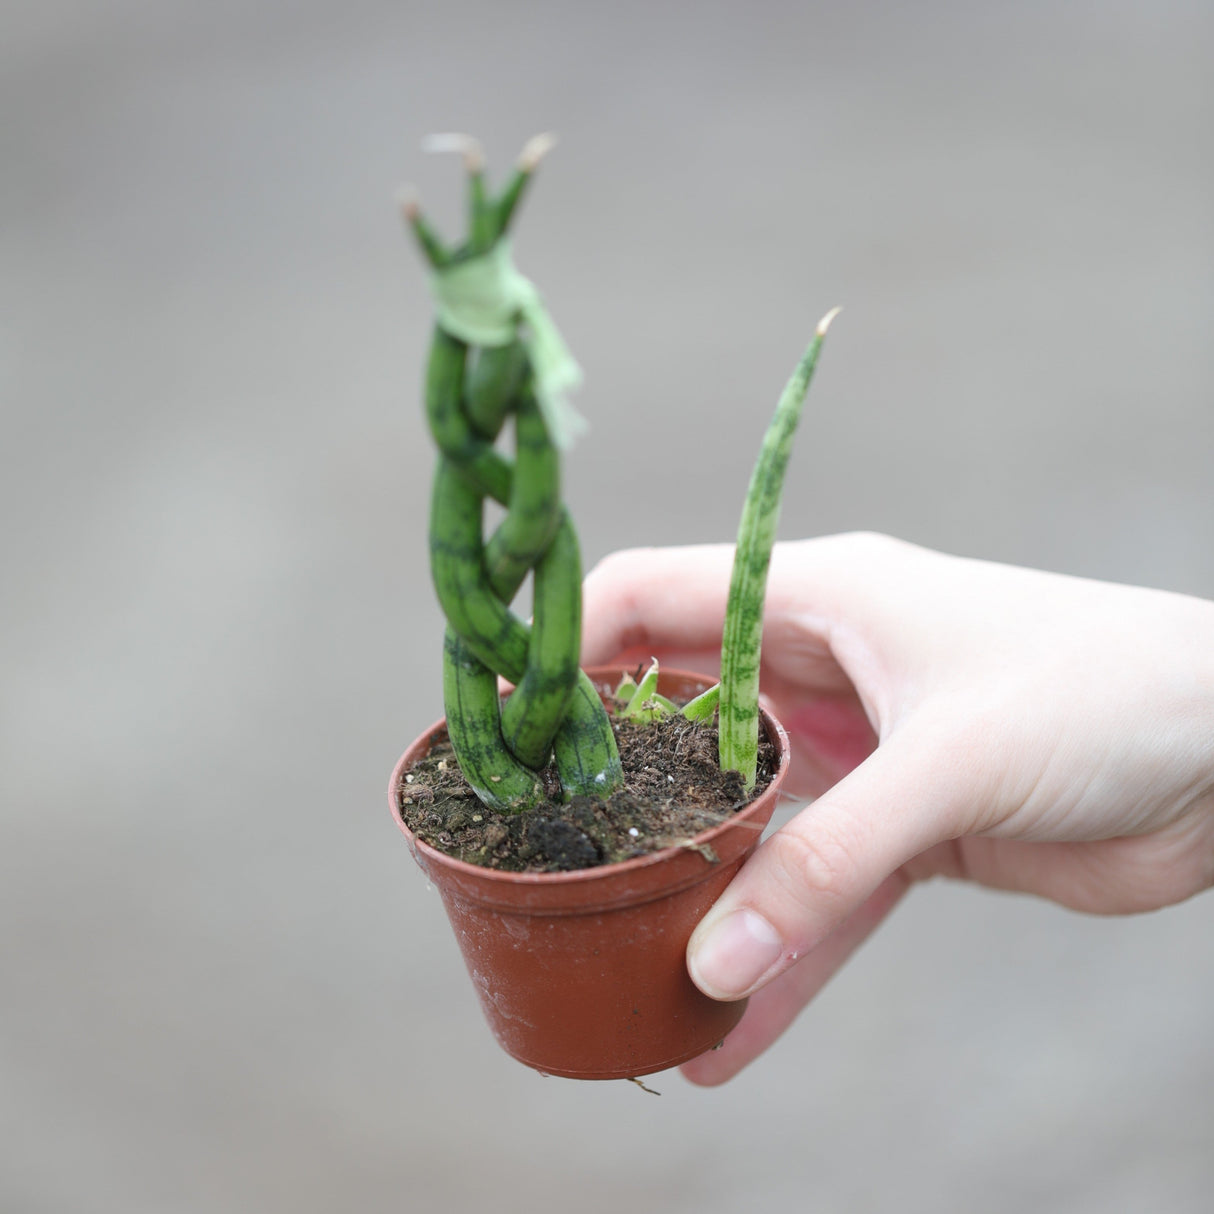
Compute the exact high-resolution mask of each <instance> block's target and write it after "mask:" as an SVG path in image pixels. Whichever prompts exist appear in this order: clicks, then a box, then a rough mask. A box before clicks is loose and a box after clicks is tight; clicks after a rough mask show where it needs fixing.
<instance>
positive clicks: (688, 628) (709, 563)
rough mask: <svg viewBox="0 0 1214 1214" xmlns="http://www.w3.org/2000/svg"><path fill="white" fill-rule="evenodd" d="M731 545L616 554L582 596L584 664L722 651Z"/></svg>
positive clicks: (592, 575) (596, 573)
mask: <svg viewBox="0 0 1214 1214" xmlns="http://www.w3.org/2000/svg"><path fill="white" fill-rule="evenodd" d="M732 567H733V545H732V544H702V545H697V546H694V547H686V548H633V549H629V550H627V551H623V552H613V553H612V554H611V555H610V556H607V557H605V558H604V559H603V560H602V561H600V562H599V563H598V564H597V565H596V566H595V567H594V568H593V569H592V570H591V571H590V573H589V575H588V576H587V578H586V582H585V585H584V587H583V590H582V661H583V663H584V664H586V665H588V666H593V665H596V664H598V663H602V662H607V661H610V660H612V659H614V658H616V657H618V656H619V655H620V654H621V653H625V652H631V651H634V650H635V651H637V652H643V653H644V654H649V653H656V652H659V651H660V652H662V653H667V654H669V653H670V652H672V651H677V652H686V653H699V652H705V653H707V652H712V651H716V652H717V653H719V651H720V648H721V629H722V626H723V623H724V620H725V603H726V600H727V599H728V597H729V575H730V570H731V569H732Z"/></svg>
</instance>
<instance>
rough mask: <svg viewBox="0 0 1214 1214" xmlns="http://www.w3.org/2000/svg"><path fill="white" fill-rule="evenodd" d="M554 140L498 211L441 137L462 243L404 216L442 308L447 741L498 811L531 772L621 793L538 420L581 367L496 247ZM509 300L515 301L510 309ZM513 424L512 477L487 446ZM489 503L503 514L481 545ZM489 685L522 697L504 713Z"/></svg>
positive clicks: (441, 530)
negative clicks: (552, 768) (461, 193)
mask: <svg viewBox="0 0 1214 1214" xmlns="http://www.w3.org/2000/svg"><path fill="white" fill-rule="evenodd" d="M550 142H551V141H550V139H548V137H543V136H542V137H537V139H535V140H532V141H531V143H529V144H528V145H527V147H526V148H525V149H524V151H523V156H522V157H521V158H520V161H519V164H518V166H517V168H516V170H515V173H514V175H513V177H512V178H511V179H510V181H509V183H508V184H507V185H506V187H505V189H504V191H503V192H502V194H501V195H500V196H499V197H497V198H493V197H492V196H491V195H490V192H489V189H488V186H487V184H486V181H485V175H484V158H483V156H482V154H481V151H480V147H479V145H478V144H476V142H475V141H474V140H471V139H469V138H468V137H467V136H440V137H437V138H436V140H435V141H434V143H433V145H432V146H433V148H434V150H452V151H458V152H460V153H461V154H462V155H463V157H464V162H465V166H466V167H467V169H468V181H469V189H468V211H469V219H468V230H469V235H468V238H467V240H466V241H465V242H464V243H463V244H462V245H460V246H458V247H457V248H454V249H449V248H447V247H446V246H445V245H444V244H443V242H442V240H441V239H440V238H439V236H438V235H437V233H436V232H435V231H434V229H433V228H431V226H430V225H429V223H428V222H427V221H426V220H425V218H424V217H423V216H422V214H421V209H420V207H419V205H418V203H417V201H416V199H413V198H411V197H410V198H408V199H407V200H406V201H405V203H404V213H405V218H406V220H407V221H408V222H409V224H410V226H411V227H412V228H413V231H414V234H415V235H416V237H417V240H418V244H419V245H420V247H421V250H422V253H423V255H424V256H425V258H426V260H427V261H428V262H429V264H430V266H431V269H432V270H433V272H434V274H435V275H436V295H437V296H438V298H439V304H440V306H439V323H438V324H437V325H436V326H435V329H434V334H433V338H432V341H431V348H430V358H429V363H428V366H427V372H426V387H425V398H426V415H427V419H428V421H429V425H430V432H431V435H432V437H433V439H434V442H435V445H436V446H437V447H438V451H439V457H438V465H437V469H436V471H435V476H434V489H433V494H432V497H431V509H430V568H431V575H432V578H433V581H434V587H435V590H436V592H437V594H438V598H439V603H440V604H441V606H442V608H443V613H444V615H445V616H446V617H447V624H448V628H447V635H446V640H445V643H444V647H443V697H444V702H445V705H446V712H447V728H448V732H449V734H450V737H451V742H452V745H453V746H454V748H455V753H456V757H457V759H458V760H459V764H460V768H461V770H462V772H463V774H464V776H465V777H466V778H467V780H468V782H469V784H470V785H471V786H472V787H473V789H475V791H476V794H477V796H478V797H480V799H481V800H482V801H484V802H485V803H486V804H487V805H490V806H492V807H493V808H495V809H498V810H503V811H506V812H517V811H521V810H525V809H529V808H531V807H533V806H534V805H536V804H537V803H538V802H539V801H540V800H541V799H542V797H543V782H542V780H541V779H540V776H539V769H540V768H542V767H544V766H546V765H547V764H548V762H549V760H550V759H551V760H553V761H554V763H555V765H556V769H557V772H558V774H559V776H560V779H561V783H562V786H563V789H564V793H565V795H566V796H575V795H584V794H593V795H599V796H605V795H607V794H609V793H610V792H612V791H613V790H614V789H615V788H617V787H618V786H619V785H620V784H621V783H622V781H623V772H622V770H621V768H620V760H619V754H618V752H617V749H616V744H615V737H614V734H613V733H612V730H611V724H610V721H609V720H608V717H607V713H606V710H605V709H604V707H603V704H602V701H601V700H600V698H599V696H598V693H597V692H596V691H595V689H594V686H593V684H591V682H590V680H589V679H588V678H587V677H586V676H585V675H584V674H583V673H582V672H581V671H580V670H579V669H578V664H577V657H578V651H579V648H580V645H581V612H582V592H581V576H582V575H581V558H580V556H579V553H578V543H577V536H576V534H575V532H574V529H573V525H572V523H571V521H570V519H569V515H568V513H567V511H566V510H565V508H564V507H563V506H562V504H561V500H560V469H559V460H558V455H557V450H556V445H555V444H554V442H553V436H552V434H551V432H550V427H549V422H548V420H546V419H547V418H548V417H552V418H554V419H555V420H556V421H558V422H561V421H562V420H563V415H562V414H561V413H560V411H559V408H558V409H557V412H555V413H552V412H547V413H546V410H549V411H550V410H552V409H554V408H557V406H555V405H554V404H553V401H552V393H551V392H550V390H549V389H550V387H551V384H552V381H553V377H555V378H556V380H560V381H561V382H568V381H570V380H571V379H572V378H573V377H574V373H575V372H576V364H572V362H571V360H569V359H568V357H567V352H565V351H564V348H563V344H562V343H561V342H560V340H559V335H557V333H556V330H555V327H554V326H552V325H551V322H550V321H549V320H548V318H547V314H546V313H545V312H544V311H543V308H542V305H541V304H540V303H539V302H538V295H537V294H536V293H535V291H534V288H532V287H531V285H530V284H529V283H527V282H526V280H524V279H522V278H521V276H519V275H517V272H515V271H514V270H513V267H512V266H511V265H510V264H509V258H508V249H507V248H506V247H505V246H504V245H503V244H502V242H503V241H504V240H505V237H506V231H507V228H508V227H509V224H510V220H511V217H512V216H513V214H514V211H515V208H516V207H517V205H518V202H519V200H520V198H521V197H522V194H523V192H524V190H525V188H526V185H527V182H528V181H529V179H530V176H531V173H532V172H533V170H534V169H535V166H536V164H537V163H538V162H539V159H540V157H541V156H542V155H543V153H544V152H545V151H546V150H547V147H548V146H549V145H550ZM455 274H458V275H459V279H458V290H457V289H454V287H455V281H454V279H452V281H451V286H452V289H444V288H443V276H444V275H455ZM495 291H497V292H499V294H498V295H495ZM515 299H517V300H519V301H521V302H520V303H519V306H518V309H517V310H516V309H515V306H514V303H513V302H512V301H513V300H515ZM524 312H525V313H526V316H527V317H528V318H529V320H526V321H525V320H524V315H523V314H524ZM540 326H542V327H543V330H544V338H545V340H544V343H543V349H542V352H541V357H540V365H539V366H538V367H537V365H536V362H535V359H534V358H533V351H534V350H536V349H537V347H536V344H535V341H534V335H533V334H532V332H531V330H532V329H533V328H535V327H540ZM546 377H547V378H546ZM562 377H563V378H562ZM541 391H542V392H543V393H544V395H543V398H542V402H541V401H540V400H539V397H538V394H539V393H540V392H541ZM511 420H513V422H514V440H515V458H514V462H513V463H511V462H510V461H509V460H508V459H506V458H505V457H503V456H502V455H501V454H500V453H499V452H498V451H496V450H495V449H494V447H493V443H494V440H495V439H496V438H497V437H498V434H499V433H500V432H501V430H502V429H503V427H505V426H506V425H507V424H508V423H509V422H510V421H511ZM486 497H489V498H492V499H493V500H495V501H497V502H499V503H500V504H502V505H503V506H505V508H506V513H505V517H504V518H503V519H502V521H501V522H500V524H499V525H498V527H497V529H496V530H495V531H494V533H493V534H492V535H491V536H490V537H489V538H488V539H487V540H486V538H485V535H484V500H485V498H486ZM528 573H531V574H532V576H533V591H534V593H533V604H532V606H533V618H532V622H531V623H530V624H529V625H528V624H525V623H524V622H523V621H522V620H520V619H519V618H518V617H517V616H515V615H514V613H513V612H512V611H511V610H510V603H511V602H512V601H513V599H514V597H515V595H516V594H517V593H518V590H519V588H520V586H521V585H522V583H523V581H524V580H525V579H526V577H527V574H528ZM499 675H501V676H503V677H504V678H506V679H508V680H509V681H510V682H512V683H514V684H515V685H516V686H515V689H514V691H513V692H511V693H510V695H509V696H508V697H507V698H506V700H505V701H504V703H503V701H502V699H501V698H500V696H499V694H498V687H497V680H498V676H499Z"/></svg>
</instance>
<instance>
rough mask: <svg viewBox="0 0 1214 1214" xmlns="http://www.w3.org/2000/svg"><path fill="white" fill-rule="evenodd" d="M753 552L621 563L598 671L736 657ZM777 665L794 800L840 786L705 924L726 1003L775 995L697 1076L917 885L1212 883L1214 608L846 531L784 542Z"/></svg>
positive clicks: (745, 874)
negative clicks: (732, 639)
mask: <svg viewBox="0 0 1214 1214" xmlns="http://www.w3.org/2000/svg"><path fill="white" fill-rule="evenodd" d="M732 559H733V548H732V546H730V545H714V546H705V547H696V548H675V549H642V550H635V551H629V552H620V553H615V554H613V555H612V556H609V557H608V558H606V559H605V560H604V561H603V562H602V563H600V564H599V565H598V566H597V568H595V569H594V570H593V571H592V572H591V574H590V576H589V577H588V578H587V580H586V585H585V592H584V609H583V612H584V621H583V651H582V658H583V661H584V662H585V663H586V664H602V663H605V662H609V661H612V662H613V661H616V660H621V661H622V662H623V663H624V664H625V665H627V664H631V663H635V662H636V661H638V660H642V659H647V658H648V657H650V656H651V655H654V656H657V657H658V658H659V660H660V661H662V662H663V663H666V664H668V665H679V666H684V667H687V668H689V669H694V670H702V671H704V672H705V673H712V672H714V671H715V670H716V669H718V667H719V651H720V641H721V625H722V620H723V617H724V612H725V602H726V598H727V594H728V586H729V574H730V566H731V563H732ZM762 656H763V662H762V675H761V679H762V687H763V691H764V694H765V696H766V697H767V699H768V700H769V701H770V702H771V705H772V708H773V710H774V712H775V713H776V715H777V716H778V717H779V718H780V720H781V721H782V722H783V723H784V725H785V728H787V730H788V732H789V735H790V737H791V739H792V743H793V766H792V771H791V773H790V777H789V785H788V787H789V791H790V792H792V793H794V795H799V796H817V798H818V799H817V800H815V801H814V802H813V803H812V805H810V806H809V807H808V808H806V809H805V810H803V811H802V812H801V813H800V814H799V815H797V816H796V817H795V818H794V819H793V820H792V821H791V822H789V823H788V824H787V825H785V826H784V827H783V828H782V829H780V830H778V831H776V832H775V833H774V834H773V835H772V836H771V837H770V838H769V839H767V840H766V841H765V842H764V843H763V844H762V845H761V846H760V847H759V849H758V850H757V851H756V853H755V854H754V855H753V856H752V857H751V859H750V860H749V861H748V862H747V863H746V864H745V865H744V866H743V868H742V870H741V872H740V873H739V874H738V876H737V877H736V878H735V879H734V881H733V882H732V884H731V885H730V886H729V888H728V889H727V890H726V891H725V893H724V894H723V895H722V896H721V898H720V899H719V900H718V902H717V903H716V905H715V906H714V907H713V908H712V910H711V911H709V913H708V914H707V915H706V916H705V918H704V920H703V922H702V923H701V924H700V925H699V927H698V928H697V929H696V931H695V934H694V935H693V936H692V939H691V943H690V945H689V946H688V968H689V971H690V973H691V976H692V978H693V980H694V981H695V982H696V984H697V985H698V986H699V987H700V988H701V989H702V990H703V991H705V993H707V994H708V995H711V996H712V997H713V998H716V999H739V998H742V997H744V996H747V995H751V994H753V995H754V997H753V998H752V999H751V1002H750V1005H749V1007H748V1008H747V1011H746V1014H745V1016H744V1018H743V1020H742V1022H741V1024H740V1025H739V1026H738V1027H737V1028H736V1029H735V1030H734V1031H733V1032H732V1033H731V1034H730V1035H729V1037H728V1038H727V1039H726V1041H725V1044H724V1046H723V1047H722V1048H721V1049H720V1050H717V1051H715V1052H712V1053H709V1054H705V1055H703V1056H702V1057H700V1058H697V1059H695V1060H694V1061H692V1062H690V1063H688V1064H686V1066H685V1067H684V1068H683V1069H684V1073H685V1074H686V1075H687V1077H688V1078H690V1079H691V1080H692V1081H694V1082H697V1083H705V1084H712V1083H721V1082H724V1081H725V1080H726V1079H729V1078H730V1077H732V1076H733V1075H734V1074H736V1073H737V1072H738V1071H739V1070H740V1069H741V1068H742V1067H744V1066H746V1065H747V1064H748V1063H749V1062H751V1061H752V1060H753V1059H754V1058H755V1057H757V1056H758V1055H759V1054H760V1053H762V1051H763V1050H765V1049H766V1048H767V1047H768V1046H769V1045H770V1044H771V1043H772V1042H773V1041H774V1040H775V1039H776V1038H777V1037H778V1036H779V1035H780V1034H781V1033H782V1032H783V1031H784V1029H785V1028H787V1027H788V1025H789V1024H791V1022H792V1021H793V1019H794V1018H795V1017H796V1015H797V1013H798V1012H799V1011H800V1010H801V1008H802V1007H804V1006H805V1004H806V1003H808V1002H809V1000H810V999H811V998H813V996H814V995H815V994H816V993H817V992H818V991H819V990H820V989H821V988H822V986H823V985H824V984H825V983H826V981H827V980H828V979H829V978H830V977H831V975H832V974H833V973H834V972H835V971H836V970H837V969H838V968H839V967H840V966H841V965H842V964H843V963H844V961H846V959H847V958H848V956H850V954H851V953H852V952H853V951H854V950H855V949H856V948H857V947H858V946H859V945H860V944H861V943H862V942H863V940H864V939H865V938H866V937H867V936H868V934H869V933H870V932H871V931H872V930H873V928H874V927H876V926H877V924H878V923H879V922H880V921H881V920H882V918H884V916H885V915H886V914H887V913H888V912H889V911H890V909H892V907H893V906H894V905H895V904H896V903H897V901H898V900H899V898H900V897H901V895H902V894H903V893H904V892H905V891H906V889H907V888H908V887H909V886H910V884H912V883H913V882H915V881H919V880H924V879H926V878H929V877H933V876H949V877H956V878H961V879H966V880H970V881H975V882H978V883H980V884H983V885H987V886H990V887H992V888H995V889H1004V890H1016V891H1021V892H1025V893H1033V894H1038V895H1041V896H1043V897H1046V898H1050V899H1053V900H1054V901H1055V902H1058V903H1061V904H1062V905H1064V906H1068V907H1072V908H1074V909H1076V910H1082V911H1089V912H1095V913H1106V914H1119V913H1129V912H1133V911H1144V910H1152V909H1156V908H1158V907H1162V906H1167V905H1169V904H1172V903H1175V902H1179V901H1182V900H1183V899H1185V898H1188V897H1190V896H1192V895H1193V894H1195V893H1198V892H1199V891H1201V890H1203V889H1206V888H1208V887H1209V886H1211V885H1212V884H1214V603H1210V602H1206V601H1204V600H1201V599H1194V598H1188V597H1185V596H1182V595H1176V594H1169V593H1165V592H1163V591H1157V590H1145V589H1139V588H1135V587H1126V586H1115V585H1110V584H1106V583H1101V582H1093V581H1086V580H1082V579H1078V578H1069V577H1063V576H1059V575H1056V574H1049V573H1041V572H1037V571H1034V570H1028V569H1017V568H1013V567H1010V566H1001V565H994V564H989V563H985V562H980V561H972V560H965V559H961V558H957V557H950V556H945V555H942V554H940V553H935V552H930V551H928V550H926V549H922V548H917V547H914V546H912V545H910V544H905V543H902V542H901V541H898V540H893V539H890V538H887V537H884V536H877V535H842V536H833V537H829V538H825V539H815V540H804V541H799V542H796V543H786V544H777V545H776V548H775V551H774V553H773V557H772V563H771V572H770V575H769V581H768V590H767V603H766V611H765V616H764V635H763V655H762Z"/></svg>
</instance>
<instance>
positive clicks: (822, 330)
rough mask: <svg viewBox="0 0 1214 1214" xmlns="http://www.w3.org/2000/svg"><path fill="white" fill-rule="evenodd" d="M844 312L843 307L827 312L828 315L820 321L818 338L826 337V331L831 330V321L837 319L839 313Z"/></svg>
mask: <svg viewBox="0 0 1214 1214" xmlns="http://www.w3.org/2000/svg"><path fill="white" fill-rule="evenodd" d="M842 311H843V309H842V307H838V308H831V310H830V311H829V312H827V314H826V315H825V316H823V317H822V319H821V320H820V321H818V336H819V337H825V336H826V330H827V329H829V328H830V324H831V321H832V320H834V319H835V317H836V316H838V315H839V313H840V312H842Z"/></svg>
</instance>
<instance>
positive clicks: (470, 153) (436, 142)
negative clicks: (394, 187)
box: [422, 131, 485, 173]
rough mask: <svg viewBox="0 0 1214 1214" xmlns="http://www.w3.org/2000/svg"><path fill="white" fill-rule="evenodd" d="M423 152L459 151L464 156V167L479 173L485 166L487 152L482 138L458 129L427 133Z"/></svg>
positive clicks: (423, 142)
mask: <svg viewBox="0 0 1214 1214" xmlns="http://www.w3.org/2000/svg"><path fill="white" fill-rule="evenodd" d="M422 151H423V152H458V153H459V155H460V156H462V157H463V158H464V168H466V169H467V170H468V172H469V173H479V172H481V171H482V170H483V169H484V167H485V152H484V149H483V148H482V147H481V145H480V140H479V139H477V138H476V137H475V136H473V135H463V134H460V133H459V132H456V131H444V132H441V133H439V134H436V135H427V136H426V137H425V138H424V139H423V140H422Z"/></svg>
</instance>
